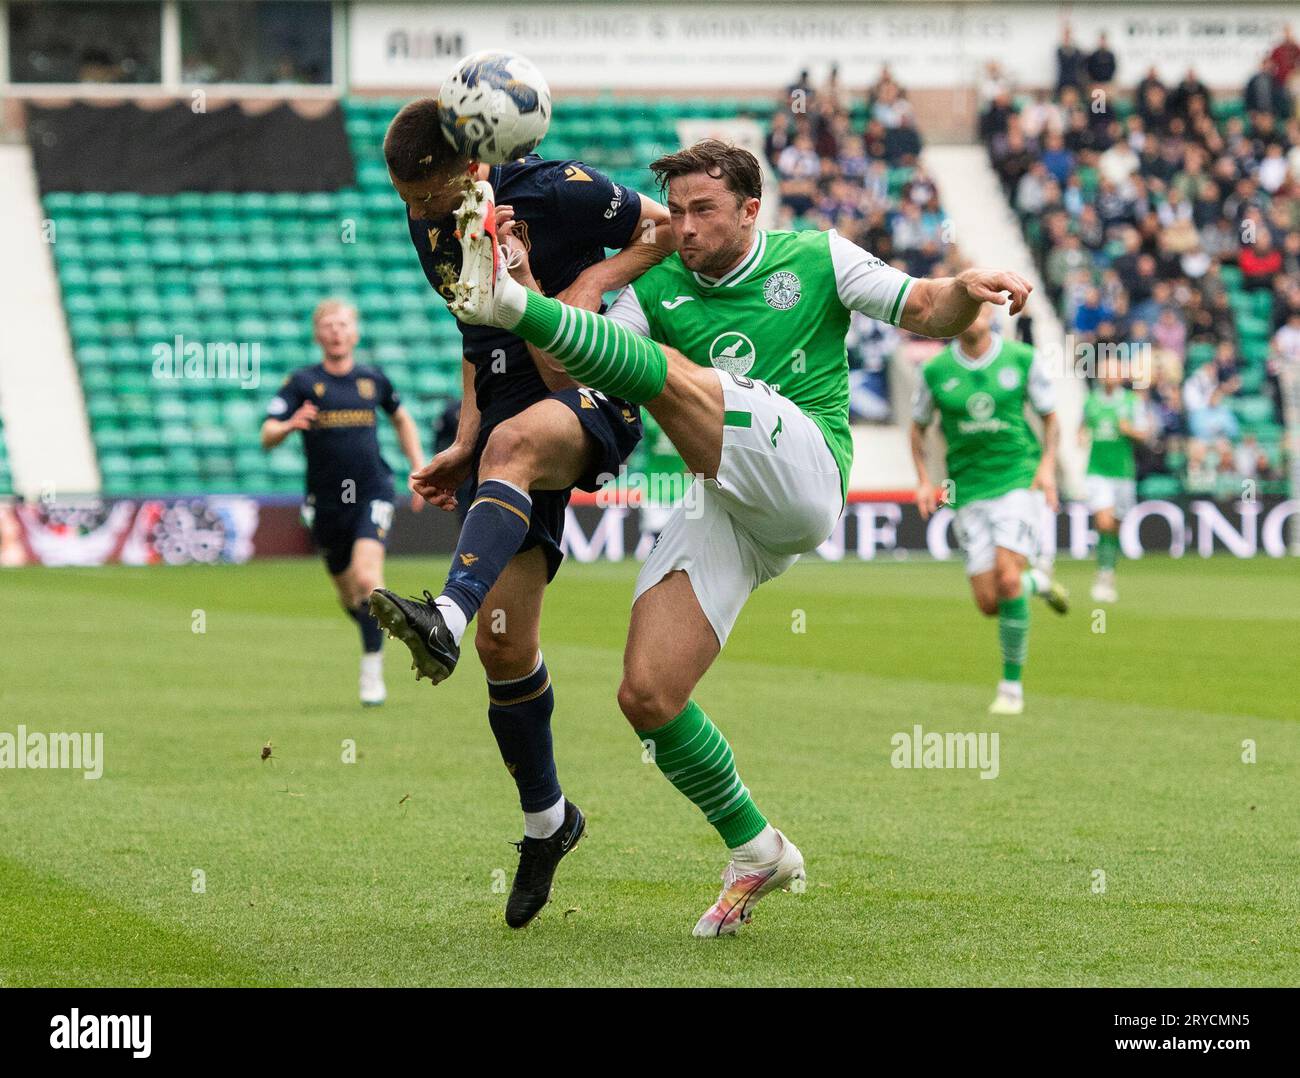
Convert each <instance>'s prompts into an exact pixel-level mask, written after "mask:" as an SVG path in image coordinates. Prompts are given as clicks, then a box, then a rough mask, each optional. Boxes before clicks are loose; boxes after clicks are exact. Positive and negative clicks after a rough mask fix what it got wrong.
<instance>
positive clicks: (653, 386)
mask: <svg viewBox="0 0 1300 1078" xmlns="http://www.w3.org/2000/svg"><path fill="white" fill-rule="evenodd" d="M511 331H512V332H514V333H517V334H518V335H519V336H520V337H522V338H523V339H524V340H526V341H528V342H529V343H530V344H535V345H536V346H537V347H538V348H540V349H542V351H544V352H550V353H551V355H553V356H554V357H555V358H556V359H558V360H559V361H560V362H561V363H562V364H564V369H565V370H567V371H568V372H569V373H570V374H571V375H573V377H574V379H575V380H576V381H577V382H579V383H580V384H581V385H584V386H590V387H591V388H592V389H599V390H600V391H601V392H602V393H608V394H610V395H611V396H614V397H622V398H623V399H624V400H628V401H631V402H632V403H633V404H645V403H646V402H647V401H651V400H653V399H654V398H655V397H657V396H659V394H660V393H662V392H663V388H664V382H665V380H666V379H667V377H668V357H667V356H665V355H664V350H663V348H662V347H660V346H659V345H658V344H656V343H655V342H654V341H652V340H649V339H647V338H645V337H642V336H640V335H639V334H636V333H633V332H632V331H631V330H629V329H627V328H625V327H623V326H620V325H619V324H618V323H617V322H613V321H611V320H610V319H608V318H606V317H604V316H603V315H599V314H596V313H595V312H593V311H584V310H582V309H581V308H578V307H570V306H569V305H568V304H566V303H561V302H560V301H559V300H557V299H552V298H550V297H549V296H543V295H541V294H540V293H538V292H533V291H529V292H528V303H527V306H526V308H525V309H524V313H523V317H521V318H520V319H519V321H518V323H517V324H516V325H514V326H513V327H511Z"/></svg>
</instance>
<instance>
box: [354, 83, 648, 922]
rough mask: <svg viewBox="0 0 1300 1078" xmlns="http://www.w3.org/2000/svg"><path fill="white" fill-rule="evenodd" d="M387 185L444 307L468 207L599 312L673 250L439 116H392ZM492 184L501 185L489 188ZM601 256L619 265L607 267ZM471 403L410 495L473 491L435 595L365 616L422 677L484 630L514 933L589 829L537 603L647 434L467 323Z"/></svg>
mask: <svg viewBox="0 0 1300 1078" xmlns="http://www.w3.org/2000/svg"><path fill="white" fill-rule="evenodd" d="M384 155H385V158H386V160H387V163H388V169H389V174H390V177H391V179H392V181H393V186H394V187H395V188H396V189H397V192H398V194H400V195H401V197H402V200H403V202H405V203H406V206H407V224H408V228H409V230H410V234H411V240H412V242H413V243H414V244H415V248H416V251H417V252H418V254H419V257H420V264H421V266H423V268H424V271H425V274H426V276H427V277H428V278H429V283H430V284H431V285H432V287H433V288H434V290H435V291H437V292H438V293H439V294H440V295H441V296H442V297H443V298H444V299H447V298H449V296H450V292H449V289H450V287H451V286H452V285H454V284H455V283H456V281H457V279H458V276H459V271H460V267H461V235H460V232H459V228H460V225H459V223H458V220H457V218H460V220H461V221H464V220H466V219H467V218H466V216H465V214H464V212H463V208H464V207H465V206H468V205H470V202H471V200H474V201H475V204H476V205H478V206H482V205H484V202H483V200H484V199H492V198H495V203H496V206H495V210H496V212H495V214H488V216H487V218H486V220H487V222H488V224H487V227H488V230H489V231H491V230H493V229H495V230H496V231H497V233H498V234H499V235H500V236H502V237H504V236H506V235H510V234H513V235H514V236H515V237H516V238H517V239H518V240H519V241H520V242H521V243H522V244H523V245H524V246H525V247H526V248H527V249H528V252H529V260H528V261H529V265H530V266H531V268H532V272H533V274H534V275H535V277H536V279H537V280H538V282H539V284H538V287H539V288H540V289H542V290H543V291H545V292H546V293H547V294H548V295H557V294H559V295H562V296H563V297H564V299H565V300H566V301H567V302H569V303H572V304H574V305H575V306H579V307H584V308H586V309H587V310H592V311H594V310H599V309H600V308H601V306H602V296H603V295H604V293H606V292H608V291H611V290H613V289H618V288H622V287H623V286H624V285H626V284H627V283H628V282H629V281H631V280H633V279H634V278H636V277H638V276H640V274H641V273H643V272H644V271H645V270H646V269H648V268H649V267H650V266H653V265H655V264H656V263H657V262H659V261H660V260H661V259H662V258H663V257H664V256H665V255H666V254H668V253H669V251H670V250H671V247H670V246H669V245H670V244H671V238H670V229H669V228H668V227H667V220H668V213H667V210H665V209H664V208H663V207H662V206H660V205H659V204H658V203H656V202H654V201H653V200H651V199H648V198H646V197H644V196H642V195H638V194H637V193H636V192H635V191H629V190H627V189H626V188H623V187H621V186H619V185H618V184H615V183H612V182H611V181H610V180H609V179H608V178H607V177H605V176H603V175H602V174H601V173H600V172H598V171H597V170H596V169H594V168H591V167H589V166H587V165H584V164H582V163H580V162H577V161H545V160H542V159H541V158H539V157H537V156H536V155H529V156H528V157H525V158H522V159H520V160H517V161H511V162H508V163H506V164H504V165H493V166H489V165H485V164H481V163H479V162H476V161H471V160H468V159H467V158H464V157H460V156H458V155H457V153H456V151H455V150H454V149H452V148H451V146H450V144H449V143H448V142H447V141H446V140H445V139H444V137H443V135H442V133H441V131H440V130H439V127H438V117H437V102H436V101H435V100H433V99H424V100H421V101H415V102H412V103H411V104H409V105H407V106H406V107H405V108H403V109H402V111H401V112H400V113H398V115H397V117H396V118H395V119H394V120H393V123H392V125H391V126H390V127H389V130H388V135H387V137H386V138H385V140H384ZM489 185H490V186H489ZM607 248H616V249H618V250H617V253H616V254H614V255H612V256H611V257H609V258H606V257H605V252H606V249H607ZM460 331H461V334H462V338H463V346H464V362H463V364H462V373H463V381H464V394H463V400H462V404H461V414H460V424H459V427H458V429H457V434H456V439H455V441H454V442H453V443H452V445H451V446H450V447H448V448H447V449H445V450H443V451H442V452H441V453H439V454H438V455H437V456H436V457H434V458H433V460H432V461H430V462H429V464H428V465H427V466H425V467H423V468H420V469H418V470H416V471H415V472H414V474H413V475H412V476H411V489H412V490H414V491H415V492H416V493H417V494H420V495H422V496H423V497H425V498H426V499H427V500H428V502H429V503H430V504H431V505H435V506H437V507H439V508H441V509H445V510H453V509H455V508H456V507H457V498H456V490H457V488H459V487H460V486H461V484H462V483H464V482H466V480H468V481H469V483H470V488H471V489H472V490H473V492H474V494H473V498H472V501H471V504H470V507H469V511H468V513H467V514H466V516H465V521H464V524H463V526H462V528H461V533H460V541H459V543H458V545H457V547H456V551H455V553H454V555H453V556H452V563H451V569H450V572H449V574H448V576H447V579H446V582H445V584H444V585H443V589H442V592H441V594H439V595H437V596H434V595H432V594H430V593H429V592H428V591H426V592H425V595H424V599H423V600H418V599H404V598H401V597H400V596H397V595H394V594H393V593H392V592H390V591H386V590H384V589H379V590H378V591H376V593H375V595H374V596H373V597H372V600H371V610H372V611H373V612H374V613H375V615H376V616H377V617H378V618H379V620H380V622H381V623H382V624H383V625H384V627H385V628H387V629H389V630H390V631H391V632H393V633H394V634H395V635H397V636H398V637H400V638H401V639H402V640H403V641H404V642H405V643H406V644H407V646H408V647H410V649H411V653H412V656H413V657H414V659H415V662H416V666H417V670H418V673H417V677H418V676H419V675H420V674H423V675H425V676H428V677H429V678H430V679H431V680H432V681H434V683H435V684H436V683H437V682H439V681H441V680H443V679H444V678H445V677H447V676H448V675H449V674H450V673H451V672H452V670H453V669H454V668H455V666H456V663H457V661H458V660H459V657H460V643H461V637H462V634H463V633H464V632H465V629H466V627H467V625H468V623H469V622H470V621H471V620H473V619H474V618H475V616H476V615H477V616H478V625H477V629H476V633H475V641H474V642H475V647H476V649H477V651H478V655H479V659H480V660H481V662H482V664H483V669H484V671H485V673H486V674H487V679H488V720H489V722H490V724H491V727H492V732H493V734H494V735H495V737H496V740H497V745H498V747H499V748H500V750H501V756H502V759H503V760H504V761H505V764H506V767H507V769H508V770H509V772H510V774H511V776H512V777H513V779H514V781H515V785H516V787H517V789H518V792H519V802H520V807H521V808H522V809H523V812H524V839H523V841H522V842H521V843H520V844H519V849H520V858H519V869H518V871H517V872H516V874H515V880H514V885H513V888H512V890H511V893H510V896H509V899H508V900H507V903H506V922H507V924H509V925H510V926H511V927H516V928H517V927H521V926H522V925H525V924H527V923H528V922H529V921H530V920H532V918H533V917H534V916H536V914H537V913H538V912H539V911H540V910H541V908H542V906H544V905H545V904H546V901H547V900H548V898H549V897H550V891H551V881H552V878H553V876H554V873H555V867H556V865H557V864H558V863H559V860H560V858H561V857H563V856H564V855H565V854H566V853H567V852H568V851H569V850H570V849H572V848H573V845H574V844H575V843H576V842H577V840H578V839H579V838H580V837H581V836H582V833H583V829H584V827H585V821H584V819H583V816H582V813H581V812H580V811H579V810H578V808H577V806H576V805H574V804H572V803H571V802H570V801H568V800H567V799H566V798H565V797H564V795H563V793H562V791H561V789H560V784H559V779H558V777H557V774H556V767H555V759H554V755H553V752H552V743H551V726H550V720H551V712H552V710H553V708H554V693H553V689H552V687H551V679H550V674H549V672H548V671H547V668H546V664H545V662H544V661H543V659H542V654H541V651H540V636H539V629H540V621H541V613H542V595H543V592H544V591H545V588H546V585H547V584H548V583H549V582H550V580H551V579H552V578H553V577H554V576H555V573H556V571H557V570H558V568H559V565H560V561H561V558H562V554H561V550H560V538H561V535H562V533H563V529H564V514H565V508H566V506H567V504H568V500H569V494H570V492H571V491H572V490H573V488H575V487H577V488H579V489H582V490H596V489H597V488H598V487H599V486H600V485H601V482H602V477H606V478H610V477H613V476H615V475H617V473H618V471H619V468H620V466H621V465H622V463H623V462H624V461H625V460H626V459H627V456H628V454H629V453H631V451H632V449H633V447H634V446H635V445H636V443H637V441H638V440H639V438H640V437H641V420H640V413H639V411H638V410H637V408H636V407H635V406H633V405H630V404H628V403H627V402H625V401H621V400H616V399H613V398H609V397H606V396H604V395H603V394H601V393H597V392H593V391H592V390H590V389H587V388H583V387H580V386H578V385H577V384H576V383H575V382H574V381H573V380H572V379H571V378H570V377H569V376H568V375H567V374H566V373H565V372H564V370H563V368H561V367H559V366H558V365H557V364H555V363H554V361H551V360H549V358H547V357H544V356H543V355H542V354H541V353H540V352H538V351H537V350H536V349H534V348H533V347H532V346H531V345H528V344H526V343H525V342H524V341H523V340H521V339H520V338H519V337H516V336H515V335H514V334H511V333H506V332H503V331H501V330H498V329H493V328H491V327H487V326H471V325H461V326H460Z"/></svg>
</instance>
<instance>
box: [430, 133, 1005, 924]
mask: <svg viewBox="0 0 1300 1078" xmlns="http://www.w3.org/2000/svg"><path fill="white" fill-rule="evenodd" d="M651 168H652V170H653V171H654V172H655V174H656V176H657V177H658V178H659V180H660V183H661V186H663V187H665V188H666V189H667V194H668V208H669V222H670V225H671V227H672V230H673V239H674V241H675V243H676V246H677V254H674V255H671V256H669V257H668V258H667V259H665V260H664V261H663V262H662V263H660V264H659V266H657V267H655V268H654V269H652V270H650V271H649V272H647V273H645V274H644V275H643V276H641V277H640V278H639V279H637V280H636V281H635V282H634V283H633V284H632V285H631V286H629V287H628V288H627V289H626V290H625V291H624V292H623V293H622V295H621V296H620V297H619V298H618V300H617V301H615V303H614V304H613V305H612V306H611V308H610V310H609V312H608V315H607V316H600V315H592V314H589V313H588V312H585V311H580V310H578V309H576V308H573V307H569V306H566V305H565V304H563V303H560V302H558V301H556V300H553V299H548V298H547V297H545V296H542V295H541V294H539V293H538V292H536V291H532V290H530V289H528V288H526V287H523V286H521V285H520V284H519V282H518V281H516V280H514V279H512V277H511V276H510V275H509V274H508V273H507V272H506V271H507V269H508V268H509V267H511V266H514V270H515V272H516V273H518V274H519V276H520V277H521V278H522V279H524V280H525V281H527V279H528V275H527V266H526V254H525V253H524V252H523V251H522V249H521V248H520V247H517V246H512V247H511V249H510V251H509V257H508V258H506V259H504V260H503V259H502V257H501V256H500V254H499V252H498V248H497V246H496V243H495V239H496V237H495V236H494V235H493V234H492V228H491V222H492V220H493V218H492V213H491V191H490V189H488V190H484V186H485V185H480V188H479V190H478V193H477V198H475V197H471V198H470V199H469V200H467V202H466V204H465V207H464V208H463V211H462V215H461V221H460V228H461V232H462V236H463V239H462V246H463V249H464V260H463V267H462V270H461V275H460V279H459V281H458V282H457V285H456V299H455V300H454V301H453V303H452V310H453V313H455V314H456V316H457V317H458V318H460V319H461V320H462V321H465V322H480V323H487V324H490V325H495V326H499V327H501V328H503V329H508V330H510V331H511V332H513V333H516V334H518V335H519V336H520V337H523V338H524V339H525V340H527V341H529V342H530V343H531V344H533V345H535V346H536V347H538V348H539V349H541V350H542V352H543V353H544V357H549V359H548V361H553V362H558V363H559V364H561V365H562V366H563V367H564V369H565V370H566V371H568V372H569V374H570V375H571V376H572V377H573V378H575V379H576V380H577V381H578V382H579V383H580V384H582V385H585V386H589V387H591V388H592V389H595V390H600V391H602V392H605V393H610V394H613V395H616V396H620V397H623V398H624V399H626V400H630V401H633V402H635V403H639V404H643V405H645V407H646V409H647V410H648V411H649V412H650V414H651V415H653V416H654V418H655V419H656V420H657V421H658V423H659V424H660V425H661V426H662V427H663V429H664V430H665V431H666V432H667V433H668V436H669V438H670V439H671V440H672V442H673V444H674V445H675V446H676V447H677V450H678V452H680V453H681V455H682V458H683V460H684V461H685V462H686V466H687V467H688V468H689V469H690V470H691V472H692V473H694V474H695V476H696V483H695V487H696V488H697V490H698V497H696V498H693V499H688V500H686V501H685V502H684V504H683V505H682V506H680V507H678V508H677V509H675V510H674V511H673V514H672V516H671V518H670V519H669V521H668V523H667V525H666V526H665V528H664V530H663V532H662V533H661V534H660V536H659V540H658V542H657V543H656V544H655V547H654V549H653V550H652V551H651V553H650V556H649V557H648V558H647V559H646V562H645V564H644V566H643V567H642V569H641V574H640V576H639V578H638V580H637V586H636V595H635V599H634V602H633V607H632V621H631V625H630V627H629V629H628V641H627V648H626V651H625V653H624V669H623V682H622V685H621V686H620V687H619V693H618V699H619V705H620V707H621V708H622V711H623V713H624V715H625V716H626V717H627V719H628V721H629V722H630V723H631V725H632V727H633V729H635V730H636V731H637V733H638V735H639V736H640V737H641V738H642V739H643V741H644V742H645V744H646V745H647V748H648V749H649V750H650V751H651V753H652V755H653V758H654V760H655V762H656V763H657V765H658V766H659V768H660V770H661V771H662V772H663V773H664V775H665V777H667V778H668V780H669V781H670V782H671V783H672V784H673V785H674V786H675V787H676V788H677V789H678V790H679V791H680V792H681V793H682V794H683V795H684V796H685V797H687V798H688V799H689V800H690V801H692V802H693V803H694V804H695V805H696V806H697V807H698V808H700V809H701V810H702V811H703V812H704V814H705V818H706V819H707V820H708V821H709V823H711V824H712V825H713V826H714V828H715V829H716V830H717V831H718V833H719V835H720V837H721V838H722V840H723V841H724V842H725V843H726V845H727V846H728V848H729V849H730V851H731V861H730V863H729V864H728V866H727V868H726V870H725V871H724V873H723V887H722V893H721V894H720V896H719V898H718V901H717V902H716V903H714V905H713V906H712V907H711V908H710V909H709V910H708V911H707V912H706V913H705V914H704V916H703V917H701V918H700V920H699V922H698V923H697V924H696V926H695V935H697V936H702V937H711V936H720V935H728V934H730V933H732V932H735V931H736V930H737V929H738V928H739V927H740V926H741V925H742V924H743V923H745V922H746V921H747V920H748V919H749V916H750V913H751V911H752V909H753V907H754V904H755V903H756V902H757V901H758V900H759V899H760V898H762V897H763V895H765V894H767V893H769V892H770V891H772V890H774V889H776V888H778V887H782V886H785V885H788V884H789V883H790V882H791V881H793V880H798V879H802V878H803V876H804V864H803V857H802V855H801V854H800V853H799V850H798V849H797V848H796V847H795V846H794V844H793V843H792V842H790V841H789V840H788V839H787V838H786V837H785V836H784V835H783V834H781V832H780V831H778V830H776V829H775V828H773V827H772V826H771V824H769V823H768V821H767V819H766V818H765V817H764V816H763V814H762V813H761V812H760V811H759V810H758V807H757V806H756V805H755V804H754V801H753V798H752V797H751V796H750V793H749V791H748V789H746V787H745V785H744V783H742V782H741V780H740V777H739V775H738V774H737V771H736V765H735V760H734V757H733V756H732V752H731V748H730V746H729V745H728V743H727V741H726V738H724V737H723V735H722V733H721V732H720V731H719V730H718V728H717V727H716V726H715V725H714V724H713V722H712V721H711V720H710V719H709V717H708V716H707V715H706V714H705V713H704V711H703V710H702V709H701V708H700V706H699V705H698V704H697V703H696V702H695V701H694V700H693V699H692V693H693V692H694V690H695V687H696V685H697V684H698V683H699V681H700V679H701V678H702V677H703V676H704V674H705V673H706V671H707V670H708V669H709V667H710V666H711V665H712V663H713V661H714V659H716V658H717V656H718V653H719V651H720V650H721V648H722V646H723V644H724V643H725V642H726V639H727V635H728V633H729V632H730V630H731V628H732V626H733V625H734V624H735V621H736V618H737V616H738V615H739V613H740V610H741V607H743V606H744V603H745V600H746V599H747V598H748V597H749V594H750V593H751V592H752V591H753V589H754V588H756V587H757V586H758V585H759V584H761V583H763V582H764V581H766V580H770V579H772V578H773V577H775V576H778V575H779V574H781V573H783V572H784V571H785V570H786V569H788V568H789V567H790V566H791V565H792V564H793V563H794V562H795V560H796V559H797V558H798V556H799V555H800V554H802V553H806V552H808V551H811V550H814V549H816V547H817V546H818V545H819V544H820V543H822V542H823V541H825V539H826V538H827V537H828V536H829V535H830V533H831V531H832V529H833V528H834V526H835V522H836V520H837V519H838V518H839V515H840V513H841V512H842V510H843V506H844V497H845V490H846V487H847V484H848V476H849V467H850V464H851V462H852V455H853V442H852V437H851V434H850V431H849V422H848V397H849V394H848V360H847V357H846V355H845V350H844V334H845V329H846V327H847V325H848V320H849V314H850V312H851V311H854V310H857V311H861V312H862V313H864V314H867V315H869V316H870V317H872V318H877V319H881V320H884V321H888V322H889V323H890V324H892V325H901V326H903V327H904V328H905V329H908V330H911V331H912V332H916V333H923V334H926V335H928V336H932V337H949V336H952V335H953V334H954V333H957V332H960V331H961V330H962V329H963V328H964V327H965V326H966V325H967V324H968V323H969V322H970V320H971V319H972V318H974V317H975V314H976V312H977V311H978V310H979V307H980V305H981V304H982V303H984V302H993V303H1005V302H1007V294H1009V295H1010V299H1011V309H1012V311H1013V312H1018V311H1019V310H1020V308H1021V307H1022V306H1023V305H1024V302H1025V300H1026V298H1027V297H1028V294H1029V290H1030V286H1029V284H1028V283H1027V282H1026V281H1024V280H1023V279H1022V278H1020V277H1018V276H1017V275H1015V274H1013V273H1002V272H998V271H993V270H968V271H966V272H965V273H963V274H962V275H960V276H959V277H952V278H943V279H937V280H914V279H913V278H911V277H908V276H907V275H906V274H905V273H902V272H900V271H899V270H896V269H894V268H892V267H890V266H887V265H886V264H885V263H884V262H882V261H881V260H880V259H878V258H875V257H874V256H872V255H871V254H869V253H868V252H866V251H864V250H862V249H861V248H860V247H857V246H856V245H854V244H852V243H850V242H849V241H847V240H845V239H844V238H843V237H840V236H838V235H836V234H835V233H834V232H830V233H823V232H766V231H764V230H762V229H760V228H758V227H757V218H758V211H759V199H760V196H761V189H762V179H761V173H760V171H759V167H758V161H757V160H756V159H755V158H754V156H753V155H752V154H750V153H748V152H746V151H745V150H742V149H739V148H737V147H733V146H728V145H726V144H724V143H721V142H718V141H716V140H712V139H706V140H704V141H702V142H700V143H697V144H696V145H694V146H692V147H690V148H688V149H686V150H682V151H679V152H678V153H675V154H669V155H667V156H665V157H662V158H660V159H659V160H658V161H656V162H654V163H653V164H652V165H651ZM658 342H664V343H658Z"/></svg>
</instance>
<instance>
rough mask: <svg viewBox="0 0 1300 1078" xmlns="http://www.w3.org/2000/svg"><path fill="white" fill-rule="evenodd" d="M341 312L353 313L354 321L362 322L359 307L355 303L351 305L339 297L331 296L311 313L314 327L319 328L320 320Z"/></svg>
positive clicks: (317, 305)
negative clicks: (358, 312) (358, 311)
mask: <svg viewBox="0 0 1300 1078" xmlns="http://www.w3.org/2000/svg"><path fill="white" fill-rule="evenodd" d="M340 310H342V311H351V312H352V321H354V322H359V321H360V316H359V315H358V314H357V306H356V304H355V303H349V302H348V301H347V300H345V299H340V298H339V297H338V296H331V297H330V298H329V299H323V300H321V301H320V302H319V303H318V304H316V309H315V310H314V311H312V313H311V324H312V325H313V326H318V325H320V320H321V319H322V318H324V317H325V316H326V315H327V314H333V313H334V312H335V311H340Z"/></svg>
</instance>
